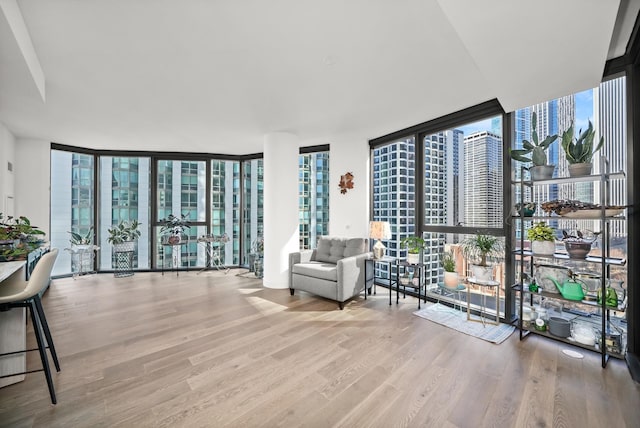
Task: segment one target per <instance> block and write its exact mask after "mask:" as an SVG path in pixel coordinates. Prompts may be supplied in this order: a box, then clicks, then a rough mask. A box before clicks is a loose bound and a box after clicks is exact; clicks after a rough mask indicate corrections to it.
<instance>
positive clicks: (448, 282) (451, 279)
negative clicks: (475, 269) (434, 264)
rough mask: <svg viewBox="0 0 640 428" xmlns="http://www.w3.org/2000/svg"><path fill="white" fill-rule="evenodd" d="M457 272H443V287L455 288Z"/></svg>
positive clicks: (457, 281)
mask: <svg viewBox="0 0 640 428" xmlns="http://www.w3.org/2000/svg"><path fill="white" fill-rule="evenodd" d="M459 282H460V281H459V280H458V272H445V273H444V286H445V287H447V288H457V287H458V283H459Z"/></svg>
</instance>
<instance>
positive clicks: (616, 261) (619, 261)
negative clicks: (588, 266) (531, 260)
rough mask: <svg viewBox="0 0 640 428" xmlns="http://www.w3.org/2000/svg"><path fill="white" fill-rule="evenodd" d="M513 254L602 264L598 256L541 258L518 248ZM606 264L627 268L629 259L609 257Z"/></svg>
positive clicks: (556, 255)
mask: <svg viewBox="0 0 640 428" xmlns="http://www.w3.org/2000/svg"><path fill="white" fill-rule="evenodd" d="M513 253H514V254H516V255H520V256H524V257H537V258H546V259H551V258H554V259H558V260H570V261H575V262H589V263H602V257H598V256H587V258H586V259H571V258H569V255H568V254H565V253H555V254H554V255H553V256H540V255H535V254H533V253H532V252H531V251H529V250H524V251H523V250H521V249H520V248H516V249H515V250H513ZM604 262H605V263H606V264H609V265H615V266H625V265H626V264H627V259H620V258H617V257H607V258H605V260H604Z"/></svg>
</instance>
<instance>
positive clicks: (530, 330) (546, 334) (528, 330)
mask: <svg viewBox="0 0 640 428" xmlns="http://www.w3.org/2000/svg"><path fill="white" fill-rule="evenodd" d="M522 330H523V331H525V332H526V334H529V333H533V334H537V335H538V336H544V337H548V338H549V339H553V340H557V341H558V342H563V343H567V344H569V345H573V346H577V347H578V348H582V349H586V350H589V351H593V352H597V353H600V352H601V350H600V347H599V346H590V345H584V344H582V343H579V342H576V341H575V340H571V339H569V338H566V337H560V336H554V335H553V334H551V333H549V332H548V331H540V330H536V329H535V328H531V327H522ZM607 355H609V356H612V357H614V358H618V359H624V355H621V354H617V353H613V352H608V351H607Z"/></svg>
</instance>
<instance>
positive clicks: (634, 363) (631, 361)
mask: <svg viewBox="0 0 640 428" xmlns="http://www.w3.org/2000/svg"><path fill="white" fill-rule="evenodd" d="M626 360H627V367H628V368H629V373H631V378H632V379H633V380H634V381H635V382H636V383H640V358H638V356H637V355H636V354H632V353H631V352H627V356H626Z"/></svg>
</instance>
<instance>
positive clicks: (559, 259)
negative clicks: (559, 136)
mask: <svg viewBox="0 0 640 428" xmlns="http://www.w3.org/2000/svg"><path fill="white" fill-rule="evenodd" d="M600 166H601V168H600V171H601V173H600V174H595V175H589V176H582V177H565V178H554V179H550V180H540V181H535V182H534V181H531V180H529V181H527V180H524V179H523V178H524V176H525V175H524V171H525V169H524V167H523V168H522V169H521V175H520V177H521V179H520V180H519V181H517V182H513V184H514V185H517V186H519V190H520V202H521V203H522V202H523V198H524V194H525V188H531V189H533V188H534V187H535V186H541V185H551V184H572V183H587V182H591V183H596V182H599V183H600V201H599V204H600V216H599V217H598V218H596V219H590V220H595V221H599V222H600V226H601V229H600V230H601V239H602V256H587V257H586V259H584V260H576V259H570V258H569V255H568V254H564V253H559V252H556V253H555V254H554V255H553V256H536V255H534V254H533V253H532V252H531V251H529V250H527V249H525V246H524V240H525V239H524V237H525V231H526V229H525V225H526V224H527V223H529V224H532V223H533V222H534V221H544V220H546V221H549V220H557V221H563V222H567V223H568V224H570V222H574V223H573V224H575V221H576V220H582V219H580V218H566V217H562V216H551V215H550V216H532V217H524V216H520V215H515V216H512V219H513V220H514V221H518V222H519V231H520V239H519V246H518V245H516V249H515V250H514V252H513V255H512V257H513V258H514V261H515V262H516V265H517V266H519V267H518V269H517V270H516V271H517V272H519V278H518V279H517V280H516V279H515V278H514V281H513V284H514V285H513V286H512V287H511V288H512V290H513V291H514V292H516V293H519V295H520V296H519V297H520V298H519V305H518V306H519V308H518V319H517V321H516V322H517V325H518V328H519V330H520V340H523V339H525V338H526V337H527V336H529V335H530V334H536V335H540V336H543V337H547V338H551V339H554V340H557V341H560V342H565V343H569V344H571V345H574V346H578V347H580V348H583V349H588V350H590V351H594V352H598V353H600V354H601V357H602V367H603V368H604V367H606V364H607V362H608V360H609V357H615V358H624V350H622V352H621V353H616V352H612V351H611V350H608V349H607V348H608V347H609V346H608V343H607V331H610V330H611V329H612V328H614V327H615V323H614V321H613V320H612V318H611V311H612V309H614V308H610V307H608V306H606V299H605V296H606V289H607V281H608V280H609V278H610V267H611V266H625V265H626V259H621V258H615V257H610V239H611V232H610V222H611V221H626V218H625V217H623V216H616V217H608V216H607V215H606V212H605V209H606V206H607V205H608V204H609V201H610V188H609V183H610V180H612V179H624V178H625V174H624V173H623V172H617V173H609V172H608V171H609V164H608V161H607V159H606V158H605V157H604V156H603V157H601V164H600ZM515 230H516V229H515V228H514V231H515ZM536 258H540V259H541V258H544V259H546V260H547V261H548V260H549V259H551V260H552V264H557V263H565V264H566V263H567V262H568V264H569V265H571V264H573V263H574V262H575V264H580V263H584V264H589V265H591V266H593V267H594V270H596V269H599V274H600V293H601V296H602V298H601V303H596V302H593V301H587V300H582V301H576V300H569V299H565V298H563V297H562V295H560V294H555V293H549V292H540V293H538V292H533V291H529V289H528V288H526V287H525V285H524V278H525V273H526V274H528V275H530V277H531V278H533V277H534V275H533V271H534V261H535V259H536ZM527 261H528V272H525V264H526V262H527ZM558 266H560V265H558ZM534 296H540V297H541V298H545V299H549V300H553V301H556V302H558V303H559V304H560V306H561V308H562V311H565V305H567V304H571V305H572V306H574V307H575V306H584V307H586V308H589V309H590V310H594V309H595V310H596V311H597V314H596V315H593V314H591V313H587V312H585V313H584V314H581V313H580V311H577V310H573V311H570V310H566V312H570V313H572V314H574V315H575V314H577V315H576V316H577V317H582V318H584V320H585V321H587V322H588V323H589V324H592V325H593V324H594V321H595V322H597V323H598V324H599V328H600V332H599V340H596V345H594V346H590V345H585V344H581V343H578V342H576V341H574V340H571V339H570V338H563V337H559V336H554V335H552V334H550V333H549V332H548V331H540V330H537V329H535V328H534V327H533V326H532V325H530V326H524V325H523V307H524V301H525V299H526V300H527V301H528V302H529V304H530V305H533V301H534ZM616 309H617V308H616ZM582 318H581V320H582ZM597 339H598V338H597ZM621 340H622V338H621Z"/></svg>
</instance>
